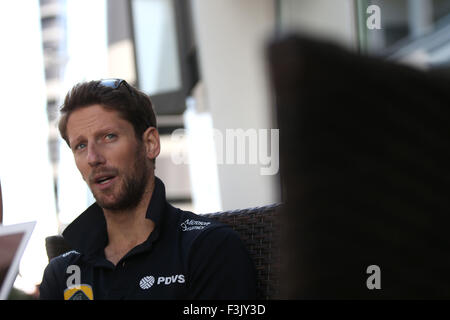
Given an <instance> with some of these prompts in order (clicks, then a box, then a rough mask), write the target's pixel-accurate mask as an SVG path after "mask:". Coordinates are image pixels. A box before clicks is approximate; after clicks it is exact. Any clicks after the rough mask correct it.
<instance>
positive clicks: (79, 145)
mask: <svg viewBox="0 0 450 320" xmlns="http://www.w3.org/2000/svg"><path fill="white" fill-rule="evenodd" d="M84 148H86V144H84V143H80V144H78V145H76V146H75V150H81V149H84Z"/></svg>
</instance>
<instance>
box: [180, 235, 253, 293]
mask: <svg viewBox="0 0 450 320" xmlns="http://www.w3.org/2000/svg"><path fill="white" fill-rule="evenodd" d="M188 261H189V262H188V266H189V273H188V279H187V281H188V286H189V296H190V299H200V300H245V299H256V273H255V268H254V265H253V261H252V260H251V258H250V256H249V255H248V252H247V249H246V248H245V246H244V244H243V243H242V241H241V239H240V238H239V235H238V234H237V233H236V232H235V231H233V230H232V229H231V228H228V227H221V228H215V229H211V230H205V232H203V233H202V234H201V235H200V236H199V237H198V238H197V239H196V241H195V242H194V244H193V246H192V248H191V251H190V256H189V260H188Z"/></svg>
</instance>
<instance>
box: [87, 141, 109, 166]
mask: <svg viewBox="0 0 450 320" xmlns="http://www.w3.org/2000/svg"><path fill="white" fill-rule="evenodd" d="M87 161H88V164H89V165H90V166H91V167H96V166H98V165H101V164H104V163H105V158H104V157H103V155H102V154H101V152H100V150H99V148H98V146H96V145H95V144H94V143H90V144H89V145H88V154H87Z"/></svg>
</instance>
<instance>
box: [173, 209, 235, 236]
mask: <svg viewBox="0 0 450 320" xmlns="http://www.w3.org/2000/svg"><path fill="white" fill-rule="evenodd" d="M172 208H173V210H174V211H173V212H174V215H173V217H174V220H175V221H174V222H175V225H176V228H177V230H178V231H179V232H180V233H181V234H182V235H183V236H184V237H190V238H192V237H194V238H196V237H199V236H201V235H203V234H206V233H210V232H212V231H214V232H217V231H216V230H221V229H224V230H225V231H226V230H231V228H229V226H228V225H225V224H223V223H220V222H218V221H216V220H214V219H211V218H209V217H206V216H203V215H201V214H196V213H193V212H191V211H185V210H181V209H178V208H175V207H172Z"/></svg>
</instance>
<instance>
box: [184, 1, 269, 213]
mask: <svg viewBox="0 0 450 320" xmlns="http://www.w3.org/2000/svg"><path fill="white" fill-rule="evenodd" d="M192 9H193V10H192V14H193V20H194V29H195V33H196V39H197V45H198V50H199V64H200V69H201V77H202V80H203V86H204V92H205V103H206V104H207V108H208V109H209V111H210V112H211V115H212V120H213V126H214V129H218V130H220V131H221V132H222V133H223V135H224V136H225V132H226V131H225V130H226V129H236V128H241V129H244V130H247V129H270V128H274V127H273V124H272V120H273V119H271V116H270V115H271V112H272V111H271V105H270V95H269V91H268V85H267V82H266V78H265V74H266V73H265V62H264V45H265V42H266V41H267V38H268V36H269V35H271V34H272V32H273V31H274V28H275V6H274V1H273V0H246V1H242V0H214V1H211V0H193V2H192ZM260 168H261V166H259V165H251V164H246V165H242V164H219V165H218V173H219V185H220V187H219V189H220V199H221V201H222V209H224V210H227V209H235V208H245V207H250V206H258V205H264V204H269V203H273V202H276V201H278V184H277V179H276V176H270V175H261V173H260Z"/></svg>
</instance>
